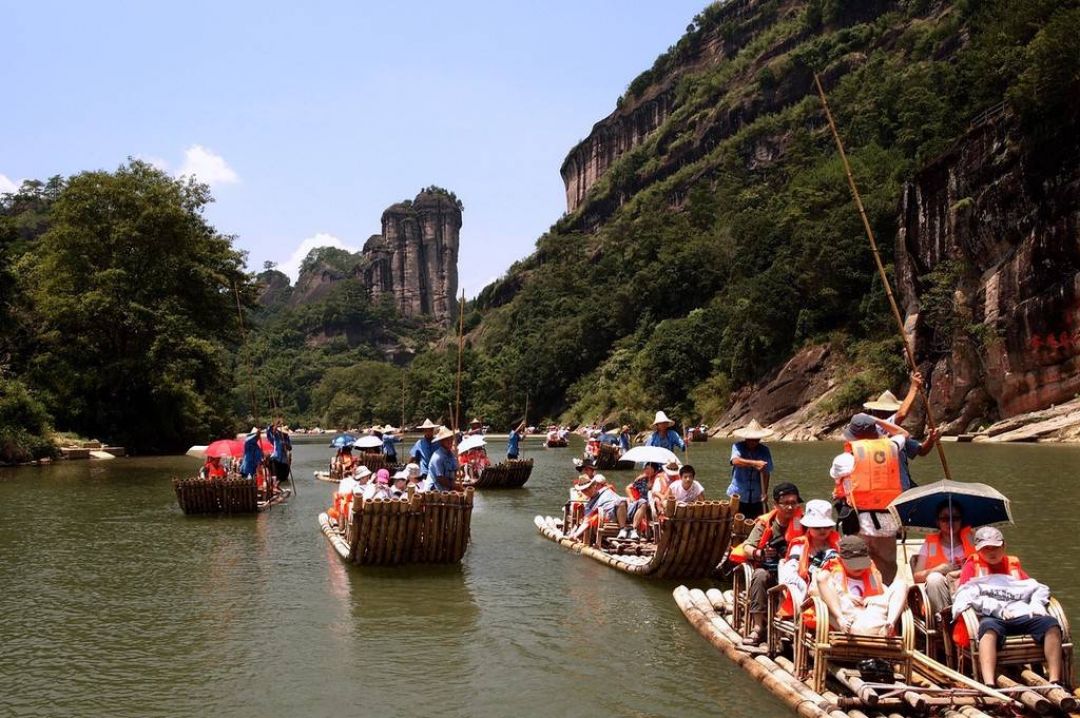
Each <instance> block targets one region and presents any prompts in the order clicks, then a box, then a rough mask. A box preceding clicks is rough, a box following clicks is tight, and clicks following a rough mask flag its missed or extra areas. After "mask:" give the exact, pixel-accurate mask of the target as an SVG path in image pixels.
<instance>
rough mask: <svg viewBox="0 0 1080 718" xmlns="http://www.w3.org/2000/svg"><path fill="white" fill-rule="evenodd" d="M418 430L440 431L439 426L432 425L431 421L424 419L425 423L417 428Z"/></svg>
mask: <svg viewBox="0 0 1080 718" xmlns="http://www.w3.org/2000/svg"><path fill="white" fill-rule="evenodd" d="M416 428H417V429H438V428H439V425H438V424H432V423H431V419H424V423H423V424H421V425H420V426H418V427H416Z"/></svg>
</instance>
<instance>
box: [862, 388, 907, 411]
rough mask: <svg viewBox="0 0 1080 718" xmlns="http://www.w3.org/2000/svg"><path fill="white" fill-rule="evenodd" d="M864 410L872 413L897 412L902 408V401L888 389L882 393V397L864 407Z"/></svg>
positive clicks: (865, 404) (872, 400)
mask: <svg viewBox="0 0 1080 718" xmlns="http://www.w3.org/2000/svg"><path fill="white" fill-rule="evenodd" d="M862 407H863V408H864V409H869V410H870V411H890V412H891V411H896V410H897V409H899V408H900V400H899V399H897V398H896V395H895V394H893V393H892V392H891V391H889V390H888V389H886V390H885V391H883V392H881V395H880V396H878V398H877V399H871V400H870V401H868V402H866V403H864V404H863V405H862Z"/></svg>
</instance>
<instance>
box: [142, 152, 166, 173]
mask: <svg viewBox="0 0 1080 718" xmlns="http://www.w3.org/2000/svg"><path fill="white" fill-rule="evenodd" d="M135 159H137V160H141V161H142V162H145V163H146V164H148V165H150V166H151V167H156V168H158V169H159V170H161V171H162V172H169V171H170V170H169V163H168V162H166V161H165V160H163V159H161V158H160V157H155V156H154V155H135Z"/></svg>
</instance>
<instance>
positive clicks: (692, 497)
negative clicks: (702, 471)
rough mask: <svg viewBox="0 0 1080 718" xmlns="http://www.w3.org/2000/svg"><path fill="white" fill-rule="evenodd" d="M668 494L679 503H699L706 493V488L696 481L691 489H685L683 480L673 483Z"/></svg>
mask: <svg viewBox="0 0 1080 718" xmlns="http://www.w3.org/2000/svg"><path fill="white" fill-rule="evenodd" d="M668 493H670V494H671V496H672V497H673V498H674V499H675V500H676V501H677V502H679V503H681V504H689V503H692V502H694V501H697V500H698V499H699V498H701V497H702V495H703V494H704V493H705V487H704V486H702V485H701V484H699V483H698V482H697V481H695V482H694V483H693V484H691V485H690V488H689V489H685V488H683V482H682V479H679V480H678V481H672V482H671V484H670V485H669V486H668Z"/></svg>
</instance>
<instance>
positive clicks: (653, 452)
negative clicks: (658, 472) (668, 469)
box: [619, 446, 682, 466]
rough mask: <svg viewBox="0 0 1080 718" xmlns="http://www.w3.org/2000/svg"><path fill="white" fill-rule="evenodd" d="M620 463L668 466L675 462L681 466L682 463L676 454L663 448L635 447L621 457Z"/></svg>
mask: <svg viewBox="0 0 1080 718" xmlns="http://www.w3.org/2000/svg"><path fill="white" fill-rule="evenodd" d="M619 461H633V462H634V463H635V464H661V465H663V464H667V463H668V462H669V461H674V462H675V463H676V464H678V465H679V466H682V462H681V461H679V457H678V456H676V455H675V453H674V452H672V451H669V450H667V449H665V448H663V447H662V446H635V447H634V448H632V449H630V450H629V451H627V452H626V453H625V454H623V455H622V456H620V457H619Z"/></svg>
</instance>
